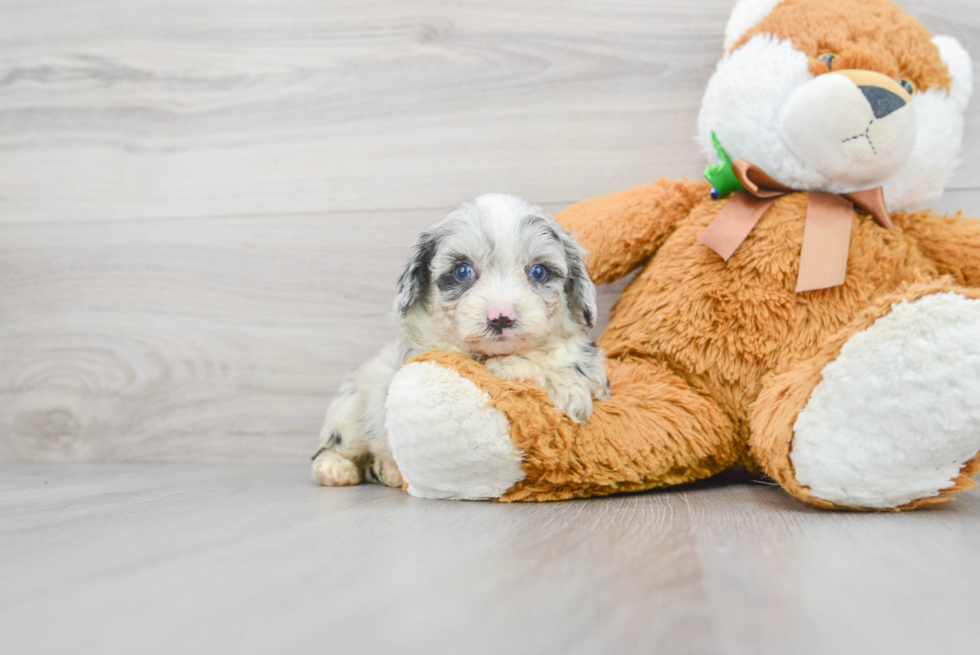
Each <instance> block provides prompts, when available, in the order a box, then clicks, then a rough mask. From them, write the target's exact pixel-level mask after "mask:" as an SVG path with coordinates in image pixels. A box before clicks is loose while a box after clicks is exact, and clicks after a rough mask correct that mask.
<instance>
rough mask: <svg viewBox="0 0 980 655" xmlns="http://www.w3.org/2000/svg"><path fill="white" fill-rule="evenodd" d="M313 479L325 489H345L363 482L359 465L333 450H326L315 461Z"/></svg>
mask: <svg viewBox="0 0 980 655" xmlns="http://www.w3.org/2000/svg"><path fill="white" fill-rule="evenodd" d="M313 479H314V480H316V481H317V482H319V483H320V484H322V485H324V486H325V487H344V486H348V485H352V484H357V483H358V482H360V481H361V472H360V471H359V470H358V468H357V464H355V463H354V462H352V461H351V460H349V459H347V458H346V457H344V456H343V455H341V454H339V453H336V452H334V451H332V450H324V451H323V452H321V453H320V454H319V455H317V457H316V459H314V460H313Z"/></svg>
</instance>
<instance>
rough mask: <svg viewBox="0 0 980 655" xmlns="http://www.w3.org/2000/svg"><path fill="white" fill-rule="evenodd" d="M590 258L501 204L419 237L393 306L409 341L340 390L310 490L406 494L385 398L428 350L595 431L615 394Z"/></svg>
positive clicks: (487, 204)
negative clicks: (539, 397)
mask: <svg viewBox="0 0 980 655" xmlns="http://www.w3.org/2000/svg"><path fill="white" fill-rule="evenodd" d="M584 255H585V252H584V251H583V250H582V248H581V246H579V245H578V242H577V241H576V240H575V238H574V237H573V236H571V235H569V234H568V233H566V232H565V231H564V230H563V229H562V228H561V227H560V226H559V225H558V223H556V222H555V220H554V219H553V218H552V217H551V216H549V215H548V214H547V213H546V212H545V211H544V210H542V209H541V208H540V207H538V206H536V205H532V204H530V203H528V202H526V201H524V200H521V199H520V198H516V197H514V196H508V195H502V194H487V195H483V196H479V197H478V198H476V199H475V200H473V201H472V202H468V203H465V204H463V205H460V206H459V207H457V208H456V209H455V210H453V211H452V212H450V213H449V215H448V216H446V218H444V219H443V220H442V221H440V222H439V223H437V224H435V225H433V226H432V227H431V228H429V229H428V230H426V231H425V232H423V233H422V234H421V235H420V236H419V239H418V241H417V242H416V244H415V249H414V252H413V255H412V258H411V260H410V261H409V264H408V266H407V267H406V269H405V272H404V273H403V274H402V276H401V279H400V280H399V283H398V295H397V297H396V298H395V313H396V314H397V315H398V317H399V318H400V320H401V326H402V329H403V338H402V340H401V341H400V342H396V343H392V344H389V345H388V346H386V347H385V348H384V349H383V350H382V351H381V352H380V353H379V354H378V355H377V356H376V357H374V359H372V360H370V361H368V362H367V363H366V364H364V365H363V366H362V367H361V368H360V369H358V370H357V371H356V372H355V373H354V374H353V375H352V376H351V377H350V378H349V379H347V380H346V381H345V382H344V384H343V385H342V386H341V388H340V390H339V391H338V393H337V396H336V397H335V398H334V401H333V402H332V403H331V405H330V407H329V409H328V410H327V417H326V422H325V423H324V426H323V430H322V431H321V433H320V442H321V448H320V450H319V452H317V454H316V455H315V456H314V459H313V477H314V479H316V480H317V481H318V482H320V483H321V484H324V485H331V486H335V485H348V484H357V483H358V482H360V481H361V480H362V479H365V478H366V479H367V480H369V481H371V482H380V483H383V484H387V485H390V486H401V484H402V478H401V474H400V473H399V471H398V467H397V466H396V465H395V461H394V459H393V458H392V455H391V448H390V447H389V445H388V439H387V434H386V432H385V427H384V414H385V398H386V396H387V393H388V386H389V385H390V383H391V379H392V377H393V376H394V374H395V373H396V372H397V371H398V369H399V368H400V367H401V365H402V364H403V363H404V362H405V361H406V360H408V359H409V358H410V357H412V356H414V355H416V354H418V353H422V352H425V351H428V350H447V351H450V352H457V353H462V354H465V355H468V356H470V357H472V358H474V359H476V360H477V361H480V362H482V363H483V364H484V365H485V366H486V367H487V369H488V370H489V371H490V372H492V373H494V374H495V375H498V376H500V377H503V378H506V379H509V380H517V381H521V382H526V383H529V384H532V385H535V386H539V387H542V388H544V389H547V391H548V395H549V397H550V398H551V400H552V401H553V402H554V404H555V406H556V407H558V409H560V410H561V411H563V412H565V413H566V414H567V415H568V416H569V417H571V418H572V419H573V420H575V421H577V422H580V423H584V422H585V421H587V420H588V418H589V416H590V415H591V414H592V401H593V399H599V400H601V399H605V398H607V397H608V396H609V382H608V381H607V379H606V373H605V369H604V368H603V362H604V359H605V358H604V356H603V354H602V352H601V351H600V350H599V348H598V347H597V346H596V345H595V344H594V343H591V342H590V341H589V338H588V333H587V331H586V330H587V329H588V328H590V327H592V323H593V320H594V317H595V314H596V301H595V285H594V284H593V283H592V280H591V279H589V276H588V273H587V272H586V270H585V263H584Z"/></svg>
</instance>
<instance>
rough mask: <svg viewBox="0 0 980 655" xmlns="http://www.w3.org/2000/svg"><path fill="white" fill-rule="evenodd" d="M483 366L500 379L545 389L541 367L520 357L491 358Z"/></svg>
mask: <svg viewBox="0 0 980 655" xmlns="http://www.w3.org/2000/svg"><path fill="white" fill-rule="evenodd" d="M483 365H484V366H486V368H487V370H488V371H490V372H491V373H493V374H494V375H496V376H497V377H498V378H503V379H505V380H511V381H512V382H523V383H524V384H530V385H531V386H534V387H541V388H542V389H544V388H545V375H544V371H543V370H542V369H541V367H540V366H538V365H537V364H535V363H534V362H532V361H530V360H528V359H525V358H524V357H520V356H519V355H508V356H507V357H491V358H490V359H488V360H487V361H486V362H484V364H483Z"/></svg>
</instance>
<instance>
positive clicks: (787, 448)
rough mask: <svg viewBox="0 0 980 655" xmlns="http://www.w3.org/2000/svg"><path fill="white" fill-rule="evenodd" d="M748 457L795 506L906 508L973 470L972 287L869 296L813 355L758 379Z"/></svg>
mask: <svg viewBox="0 0 980 655" xmlns="http://www.w3.org/2000/svg"><path fill="white" fill-rule="evenodd" d="M750 429H751V436H750V443H751V448H752V454H753V456H754V457H755V458H756V460H757V461H759V463H760V464H762V466H763V468H764V469H765V471H766V472H767V474H768V475H770V476H771V477H772V478H773V479H775V480H776V481H777V482H779V483H780V484H782V486H783V487H784V488H785V489H786V490H787V491H789V492H790V493H791V494H793V495H794V496H796V497H797V498H800V499H801V500H804V501H807V502H810V503H813V504H816V505H821V506H824V507H833V508H848V509H911V508H913V507H917V506H919V505H923V504H927V503H933V502H939V501H943V500H949V499H950V498H951V497H952V494H954V493H956V492H959V491H962V490H964V489H968V488H970V487H973V486H975V483H974V482H973V481H972V480H970V478H971V477H973V476H974V475H976V474H977V473H978V472H980V456H978V452H980V290H977V289H968V288H963V287H953V286H951V285H950V284H944V283H941V282H940V283H934V284H916V285H912V286H909V287H908V288H907V289H905V290H904V291H902V292H900V293H896V294H892V295H889V296H884V297H882V298H880V299H878V300H877V301H876V302H875V303H874V304H873V306H872V307H870V308H868V310H867V311H866V312H864V313H863V314H862V315H861V316H860V317H858V318H857V319H856V320H855V321H853V322H852V323H851V324H850V325H849V326H848V327H846V328H845V329H844V330H842V331H841V332H840V333H839V334H837V335H836V336H835V337H834V338H833V339H831V340H830V342H829V343H828V344H826V346H825V347H824V348H823V349H822V350H821V351H820V352H819V353H818V354H817V355H815V356H813V357H810V358H809V359H806V360H804V361H800V362H797V363H796V364H794V365H792V366H790V367H789V368H788V370H785V371H784V372H781V373H778V374H776V375H774V376H772V377H771V378H770V379H769V380H767V381H766V384H765V386H764V389H763V392H762V393H761V394H760V396H759V398H758V400H757V401H756V403H755V405H754V408H753V413H752V418H751V422H750Z"/></svg>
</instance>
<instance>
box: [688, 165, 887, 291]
mask: <svg viewBox="0 0 980 655" xmlns="http://www.w3.org/2000/svg"><path fill="white" fill-rule="evenodd" d="M732 170H733V171H734V173H735V176H736V177H737V178H738V180H739V181H740V182H741V183H742V185H743V186H744V187H745V190H744V191H738V192H736V193H735V194H733V195H732V196H731V198H729V199H728V202H727V203H726V204H725V206H724V207H722V209H721V211H720V212H718V215H717V216H715V220H713V221H711V225H709V226H708V229H706V230H705V231H704V232H703V233H702V234H701V236H700V237H698V241H700V242H701V243H703V244H704V245H706V246H708V247H709V248H711V249H712V250H714V251H715V252H716V253H718V254H719V255H721V258H722V259H724V260H725V261H726V262H727V261H728V258H729V257H731V256H732V254H733V253H734V252H735V250H736V249H737V248H738V247H739V246H740V245H741V244H742V242H743V241H745V238H746V237H747V236H749V232H751V231H752V228H753V227H755V224H756V223H758V222H759V219H760V218H762V215H763V214H765V213H766V210H767V209H769V207H770V206H771V205H772V203H774V202H776V199H777V198H779V197H780V196H783V195H786V194H787V193H795V191H794V190H793V189H790V188H789V187H786V186H784V185H782V184H780V183H779V182H777V181H776V180H774V179H772V178H771V177H769V175H768V174H766V172H765V171H764V170H762V169H761V168H759V167H758V166H756V165H754V164H750V163H749V162H747V161H745V160H744V159H734V160H732ZM855 207H857V208H859V209H861V210H863V211H864V212H866V213H867V214H870V215H871V216H872V217H873V218H874V219H875V221H876V222H877V223H878V224H879V225H881V226H882V227H885V228H891V227H892V218H891V216H890V215H889V213H888V208H887V207H886V206H885V196H884V193H883V192H882V190H881V187H876V188H874V189H866V190H864V191H854V192H853V193H842V194H840V195H836V194H833V193H825V192H823V191H811V192H810V197H809V200H808V201H807V205H806V222H805V223H804V227H803V249H802V251H801V252H800V272H799V276H798V277H797V278H796V291H797V293H799V292H801V291H813V290H815V289H827V288H829V287H836V286H839V285H841V284H844V277H845V275H846V273H847V251H848V248H849V247H850V245H851V217H852V214H853V212H854V208H855Z"/></svg>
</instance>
